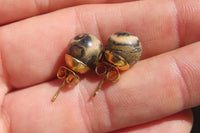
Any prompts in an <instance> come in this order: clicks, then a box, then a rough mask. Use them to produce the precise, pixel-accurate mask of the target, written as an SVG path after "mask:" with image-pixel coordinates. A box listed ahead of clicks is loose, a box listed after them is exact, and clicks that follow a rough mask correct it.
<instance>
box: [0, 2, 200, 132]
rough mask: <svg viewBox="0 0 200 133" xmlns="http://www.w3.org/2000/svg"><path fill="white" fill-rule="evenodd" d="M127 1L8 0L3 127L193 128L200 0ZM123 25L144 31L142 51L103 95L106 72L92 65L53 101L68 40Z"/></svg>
mask: <svg viewBox="0 0 200 133" xmlns="http://www.w3.org/2000/svg"><path fill="white" fill-rule="evenodd" d="M125 1H126V0H118V1H115V2H116V3H113V1H112V0H107V1H106V2H105V1H103V0H102V1H97V0H94V1H92V0H83V1H75V2H74V1H73V0H68V1H65V0H60V1H51V0H35V1H25V0H24V1H23V0H21V1H18V2H14V1H13V2H11V1H3V0H0V5H1V9H0V25H1V27H0V57H1V58H0V103H1V114H0V132H1V133H3V132H5V133H7V132H12V133H66V132H69V133H76V132H77V133H79V132H81V133H84V132H86V133H87V132H89V133H90V132H91V133H92V132H95V133H96V132H111V131H114V132H132V133H143V132H145V133H146V132H148V133H150V132H153V133H155V132H158V133H160V132H161V131H162V132H163V133H171V132H174V133H188V132H189V131H190V129H191V126H192V115H191V112H190V111H189V110H187V109H189V108H190V107H193V106H197V105H199V104H200V97H199V95H200V82H199V81H200V58H199V57H200V52H199V51H200V42H198V41H199V40H200V32H199V27H200V23H199V22H200V15H199V13H200V1H199V0H190V1H188V0H174V1H173V0H147V1H131V2H125ZM127 1H128V0H127ZM91 3H96V4H91ZM108 3H110V4H108ZM82 4H85V5H82ZM22 19H25V20H22ZM118 31H128V32H131V33H133V34H135V35H137V36H138V37H139V38H140V40H141V42H142V46H143V53H142V58H141V61H139V62H138V63H137V64H135V65H134V66H133V67H131V69H129V70H127V71H125V72H122V73H121V79H120V80H119V82H117V83H114V84H113V83H109V82H106V83H105V84H104V85H103V87H102V90H100V91H99V93H98V95H97V96H96V97H95V98H91V96H92V94H93V92H94V90H95V89H96V87H97V86H98V83H99V82H100V80H101V77H98V76H97V75H96V74H95V73H94V72H93V71H90V72H89V73H87V74H84V75H81V76H80V78H81V81H80V83H79V84H78V85H77V86H75V87H70V86H66V87H65V88H64V89H63V91H62V92H61V94H60V95H59V96H58V98H57V99H56V101H55V102H54V103H52V102H51V98H52V97H53V95H54V94H55V92H56V91H57V89H58V88H59V87H60V85H61V84H62V81H60V80H58V79H57V78H56V72H57V70H58V68H59V66H61V65H64V63H65V62H64V54H65V51H66V48H67V45H68V42H69V40H70V39H71V38H73V37H74V36H75V35H77V34H79V33H91V34H94V35H95V36H97V37H98V38H99V39H100V40H101V41H102V42H103V43H104V44H105V42H106V40H107V38H108V37H109V36H110V35H111V34H112V33H114V32H118Z"/></svg>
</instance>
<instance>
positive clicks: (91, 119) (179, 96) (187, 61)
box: [3, 42, 200, 132]
mask: <svg viewBox="0 0 200 133" xmlns="http://www.w3.org/2000/svg"><path fill="white" fill-rule="evenodd" d="M199 50H200V42H198V43H195V44H192V45H189V46H185V47H183V48H180V49H177V50H174V51H172V52H169V53H166V54H162V55H159V56H156V57H153V58H150V59H145V60H143V61H141V62H138V63H137V64H136V65H135V66H134V67H133V68H132V69H130V70H128V71H126V72H124V73H123V74H121V79H120V80H119V82H117V83H115V84H114V83H113V84H111V83H110V84H108V82H107V84H104V86H103V88H104V90H103V91H102V90H101V91H99V93H98V95H97V96H96V97H95V98H91V96H92V94H93V92H94V90H95V88H96V87H97V85H98V80H96V79H98V78H99V77H94V76H93V75H87V76H85V78H84V79H82V80H81V82H80V83H79V84H78V85H77V86H75V87H74V88H69V86H66V88H65V91H63V92H62V93H61V94H60V95H59V97H58V98H57V100H56V101H55V103H53V104H52V103H50V99H51V98H52V96H53V95H54V94H55V91H56V90H57V89H58V87H59V85H61V82H58V80H55V81H52V82H47V83H44V84H41V85H37V86H33V87H30V88H27V89H23V90H19V91H15V92H12V93H9V94H8V95H7V96H6V99H5V102H4V105H3V106H4V107H5V110H6V111H7V113H8V115H9V116H10V118H12V121H11V122H12V123H11V125H13V127H12V128H13V129H15V130H17V131H19V132H20V131H21V129H22V128H23V127H27V129H28V130H30V129H31V127H33V125H34V128H33V129H31V130H33V131H35V130H37V129H38V130H39V129H40V130H46V129H47V128H44V127H45V125H46V126H47V125H48V126H49V127H51V128H52V131H54V132H55V130H58V129H62V131H63V132H64V131H65V132H66V131H71V132H79V131H80V130H81V131H83V132H108V131H113V130H117V129H121V128H126V127H130V126H134V125H139V124H142V123H146V122H150V121H153V120H157V119H161V118H164V117H166V116H169V115H172V114H174V113H177V112H180V111H182V110H184V109H186V108H190V107H192V106H196V105H199V104H200V97H199V95H200V89H199V86H200V83H199V80H200V67H199V66H200V65H199V64H200V58H198V57H199ZM191 53H192V54H191ZM103 92H104V93H103ZM30 103H31V104H30ZM33 109H36V110H33ZM28 116H33V117H31V118H30V119H27V117H28ZM19 118H20V120H21V122H20V123H19V124H16V122H17V121H18V120H19ZM40 118H42V119H40ZM38 119H40V120H39V121H37V120H38ZM47 123H48V124H47ZM66 123H67V124H66ZM41 124H44V125H41ZM73 125H76V126H75V128H74V126H73ZM77 125H79V127H80V128H77ZM41 128H42V129H41ZM51 128H49V130H51ZM23 130H24V129H23Z"/></svg>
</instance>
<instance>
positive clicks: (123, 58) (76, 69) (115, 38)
mask: <svg viewBox="0 0 200 133" xmlns="http://www.w3.org/2000/svg"><path fill="white" fill-rule="evenodd" d="M141 53H142V45H141V42H140V41H139V39H138V37H137V36H134V35H133V34H131V33H129V32H117V33H114V34H112V35H111V36H110V37H109V39H108V41H107V43H106V45H105V51H103V45H102V43H101V41H100V40H98V39H97V38H96V37H95V36H93V35H91V34H79V35H77V36H76V37H74V38H73V39H72V40H71V42H70V45H69V48H68V49H67V53H66V54H65V62H66V67H65V66H61V67H60V68H59V70H58V72H57V77H58V78H59V79H63V80H64V82H63V84H62V85H61V87H60V88H59V89H58V91H57V92H56V94H55V96H54V97H53V98H52V99H51V101H52V102H54V101H55V99H56V98H57V96H58V94H59V93H60V91H61V90H62V89H63V87H64V86H65V85H66V84H70V85H72V86H74V85H76V84H78V82H79V81H80V78H79V76H78V75H77V74H84V73H86V72H88V71H89V70H90V69H92V70H95V72H96V74H97V75H99V76H101V75H105V76H104V78H103V80H102V81H101V82H100V84H99V86H98V87H97V89H96V90H95V92H94V94H93V96H95V95H96V94H97V92H98V90H99V89H100V88H101V86H102V85H103V83H104V81H105V80H106V79H107V80H109V81H111V82H116V81H118V80H119V78H120V73H119V70H127V69H129V68H130V66H132V65H133V64H135V63H136V62H137V61H138V60H139V58H140V56H141Z"/></svg>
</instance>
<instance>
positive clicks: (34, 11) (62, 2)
mask: <svg viewBox="0 0 200 133" xmlns="http://www.w3.org/2000/svg"><path fill="white" fill-rule="evenodd" d="M126 1H132V0H81V1H80V0H78V1H74V0H59V1H54V0H33V1H27V0H20V1H18V2H15V1H14V0H9V1H4V0H1V1H0V5H1V8H0V18H1V19H0V25H2V24H6V23H10V22H13V21H17V20H20V19H24V18H28V17H32V16H36V15H40V14H43V13H48V12H52V11H55V10H58V9H62V8H66V7H70V6H76V5H81V4H95V3H96V4H97V3H117V2H126Z"/></svg>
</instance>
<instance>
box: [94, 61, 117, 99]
mask: <svg viewBox="0 0 200 133" xmlns="http://www.w3.org/2000/svg"><path fill="white" fill-rule="evenodd" d="M95 72H96V74H97V75H99V76H102V75H105V76H104V78H103V79H102V81H101V82H100V84H99V86H98V87H97V89H96V90H95V92H94V94H93V97H95V96H96V94H97V92H98V91H99V89H100V88H101V87H102V85H103V83H104V82H105V80H106V79H107V80H109V81H111V82H117V81H118V80H119V78H120V73H119V70H118V68H117V67H116V66H114V65H112V64H110V63H107V62H105V61H103V62H102V63H100V64H99V65H97V67H96V68H95Z"/></svg>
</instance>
